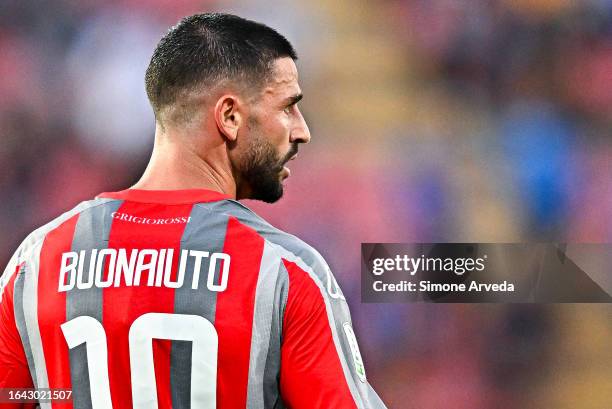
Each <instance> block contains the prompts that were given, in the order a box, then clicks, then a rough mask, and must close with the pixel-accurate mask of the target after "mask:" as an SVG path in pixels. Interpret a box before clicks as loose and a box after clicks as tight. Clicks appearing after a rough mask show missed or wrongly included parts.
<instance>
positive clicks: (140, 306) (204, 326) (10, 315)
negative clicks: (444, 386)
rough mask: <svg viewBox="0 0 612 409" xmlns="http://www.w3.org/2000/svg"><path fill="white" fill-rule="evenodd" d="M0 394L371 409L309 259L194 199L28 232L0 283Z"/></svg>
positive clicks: (213, 195)
mask: <svg viewBox="0 0 612 409" xmlns="http://www.w3.org/2000/svg"><path fill="white" fill-rule="evenodd" d="M0 387H2V388H9V387H35V388H37V389H43V388H52V389H56V388H67V389H71V390H72V391H73V392H72V399H73V400H72V401H71V402H70V403H41V407H42V408H64V407H66V408H68V407H74V408H94V409H97V408H104V409H106V408H115V409H117V408H132V407H133V408H143V409H144V408H148V409H150V408H156V407H159V408H175V409H177V408H192V409H195V408H220V409H221V408H222V409H225V408H262V409H263V408H284V407H290V408H384V404H383V403H382V401H380V399H379V398H378V396H377V395H376V393H375V392H374V391H373V390H372V388H371V387H370V385H369V384H368V382H367V380H366V377H365V371H364V367H363V362H362V360H361V356H360V354H359V348H358V346H357V341H356V340H355V336H354V333H353V330H352V326H351V320H350V315H349V310H348V306H347V304H346V301H345V299H344V296H343V295H342V292H341V290H340V288H339V287H338V284H337V282H336V281H335V279H334V277H333V275H332V273H331V271H330V270H329V267H328V266H327V264H326V263H325V261H324V259H323V258H322V257H321V255H320V254H319V253H318V252H317V251H316V250H314V249H313V248H312V247H310V246H308V245H307V244H305V243H304V242H302V241H301V240H299V239H298V238H296V237H295V236H292V235H290V234H287V233H285V232H282V231H280V230H278V229H276V228H274V227H272V226H271V225H270V224H268V223H267V222H265V221H264V220H263V219H261V218H260V217H258V216H257V215H255V214H254V213H253V212H252V211H250V210H249V209H248V208H246V207H244V206H243V205H242V204H240V203H238V202H236V201H234V200H230V199H229V197H227V196H224V195H222V194H221V193H217V192H213V191H208V190H182V191H144V190H134V189H132V190H125V191H122V192H114V193H103V194H101V195H100V196H98V197H97V198H96V199H95V200H91V201H87V202H84V203H81V204H80V205H79V206H77V207H76V208H75V209H73V210H71V211H69V212H67V213H65V214H64V215H62V216H60V217H58V218H57V219H55V220H54V221H52V222H51V223H49V224H47V225H45V226H43V227H41V228H40V229H38V230H36V231H34V232H33V233H32V234H30V235H29V236H28V237H27V238H26V240H25V241H24V243H23V244H22V245H21V246H20V247H19V249H18V250H17V252H16V253H15V255H14V256H13V258H12V259H11V261H10V262H9V265H8V267H7V268H6V270H5V272H4V274H3V275H2V277H1V278H0ZM0 406H2V405H0ZM15 407H20V406H18V405H16V406H15Z"/></svg>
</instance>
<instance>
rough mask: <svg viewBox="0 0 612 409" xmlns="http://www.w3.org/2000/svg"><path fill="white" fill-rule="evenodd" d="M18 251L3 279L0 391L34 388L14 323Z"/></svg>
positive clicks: (3, 405)
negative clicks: (4, 389) (3, 389)
mask: <svg viewBox="0 0 612 409" xmlns="http://www.w3.org/2000/svg"><path fill="white" fill-rule="evenodd" d="M19 253H20V250H18V251H17V252H16V253H15V255H14V256H13V258H11V261H9V264H8V266H7V267H6V269H5V270H4V273H3V274H2V276H1V277H0V388H32V387H33V383H32V378H31V375H30V371H29V369H28V362H27V359H26V356H25V352H24V349H23V345H22V344H21V338H20V336H19V331H18V330H17V324H16V321H15V308H14V289H15V281H16V280H17V278H18V276H19V275H20V274H23V268H24V263H23V262H22V261H21V260H20V257H19ZM30 407H34V405H33V404H23V403H14V404H12V403H0V408H7V409H8V408H30Z"/></svg>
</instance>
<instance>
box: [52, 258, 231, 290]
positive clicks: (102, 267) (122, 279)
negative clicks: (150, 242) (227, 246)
mask: <svg viewBox="0 0 612 409" xmlns="http://www.w3.org/2000/svg"><path fill="white" fill-rule="evenodd" d="M177 256H178V257H179V261H178V266H179V267H178V271H177V274H176V276H173V274H172V266H173V262H174V259H175V257H177ZM206 259H208V262H209V267H208V272H207V278H206V287H207V288H208V289H209V290H210V291H217V292H219V291H224V290H225V289H226V288H227V280H228V277H229V267H230V262H231V259H230V256H229V255H228V254H225V253H210V252H208V251H200V250H187V249H184V250H181V251H180V253H179V252H175V249H173V248H165V249H131V250H127V249H121V248H120V249H93V250H81V251H79V252H76V251H69V252H66V253H63V254H62V262H61V267H60V273H59V284H58V288H57V289H58V291H59V292H62V291H70V290H72V289H74V288H75V287H76V288H77V289H80V290H85V289H88V288H91V287H93V286H95V287H99V288H106V287H119V286H121V285H124V286H140V285H146V286H149V287H153V286H154V287H162V286H164V287H168V288H180V287H183V286H184V285H191V288H192V289H194V290H195V289H197V288H198V287H199V286H200V273H201V270H202V264H203V261H204V260H206ZM188 264H189V265H190V266H193V267H192V268H189V270H190V272H191V273H192V274H191V275H190V276H189V277H190V280H189V281H190V282H185V275H186V272H187V270H188V267H187V266H188ZM106 266H108V268H106ZM106 271H107V272H108V273H107V274H106V276H105V272H106ZM216 272H219V273H218V274H217V276H219V277H218V278H219V281H220V282H215V273H216ZM144 274H146V281H145V280H144V279H143V275H144Z"/></svg>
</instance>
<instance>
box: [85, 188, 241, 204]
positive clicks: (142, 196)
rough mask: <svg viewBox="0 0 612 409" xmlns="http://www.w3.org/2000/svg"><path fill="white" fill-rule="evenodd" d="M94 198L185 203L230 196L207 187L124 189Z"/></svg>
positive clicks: (221, 198)
mask: <svg viewBox="0 0 612 409" xmlns="http://www.w3.org/2000/svg"><path fill="white" fill-rule="evenodd" d="M96 198H106V199H117V200H127V201H130V202H142V203H160V204H187V203H202V202H216V201H219V200H225V199H232V197H231V196H229V195H226V194H223V193H220V192H215V191H214V190H207V189H190V190H142V189H126V190H122V191H120V192H104V193H100V194H99V195H98V196H96Z"/></svg>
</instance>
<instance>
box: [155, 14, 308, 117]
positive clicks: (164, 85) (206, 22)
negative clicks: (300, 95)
mask: <svg viewBox="0 0 612 409" xmlns="http://www.w3.org/2000/svg"><path fill="white" fill-rule="evenodd" d="M282 57H291V58H292V59H293V60H296V59H297V54H296V52H295V50H294V49H293V46H292V45H291V43H289V41H287V39H286V38H285V37H283V36H282V35H281V34H279V33H278V32H276V31H275V30H274V29H272V28H270V27H268V26H266V25H264V24H261V23H257V22H255V21H251V20H247V19H244V18H241V17H238V16H235V15H232V14H224V13H204V14H195V15H192V16H189V17H185V18H183V19H182V20H181V21H180V22H179V23H178V24H177V25H176V26H174V27H172V28H171V29H170V30H169V31H168V33H167V34H166V35H165V36H164V37H163V38H162V39H161V40H160V42H159V43H158V44H157V47H156V48H155V51H154V52H153V56H152V57H151V62H150V63H149V66H148V68H147V72H146V75H145V84H146V89H147V96H148V97H149V101H150V103H151V106H152V107H153V111H154V112H155V117H156V119H157V120H161V119H160V112H161V110H162V109H163V108H165V107H168V106H173V105H175V104H177V103H179V104H181V105H183V104H184V103H185V102H186V101H179V100H180V99H181V97H182V96H183V97H185V96H186V95H187V94H185V92H191V91H194V90H196V89H203V90H205V89H206V88H207V87H211V88H212V87H214V86H215V85H217V84H220V83H221V82H222V81H226V80H228V81H231V82H234V83H235V84H236V85H238V86H243V87H246V86H248V87H259V88H261V86H262V85H263V84H264V83H265V80H266V79H268V78H269V75H270V73H271V72H272V64H273V62H274V60H276V59H278V58H282ZM181 94H183V95H181Z"/></svg>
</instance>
